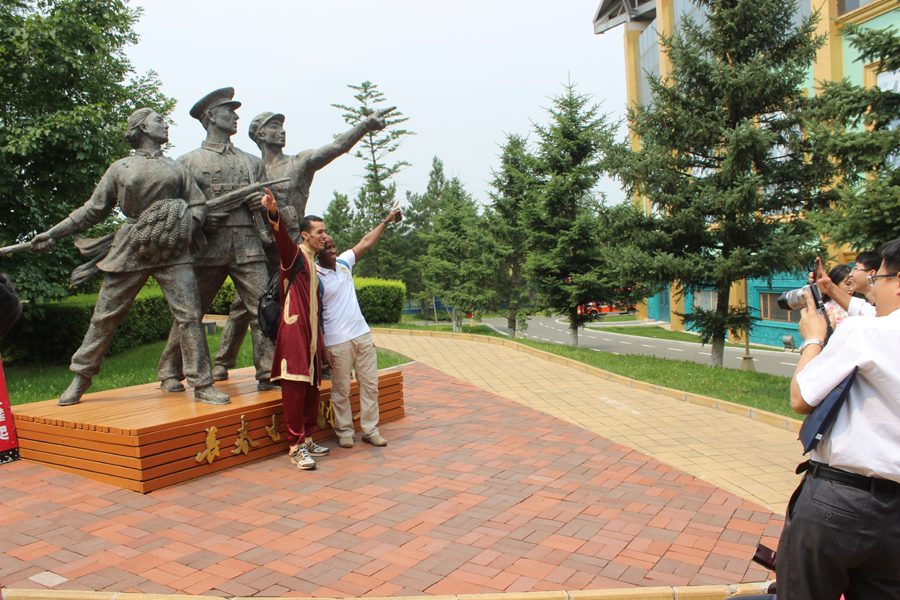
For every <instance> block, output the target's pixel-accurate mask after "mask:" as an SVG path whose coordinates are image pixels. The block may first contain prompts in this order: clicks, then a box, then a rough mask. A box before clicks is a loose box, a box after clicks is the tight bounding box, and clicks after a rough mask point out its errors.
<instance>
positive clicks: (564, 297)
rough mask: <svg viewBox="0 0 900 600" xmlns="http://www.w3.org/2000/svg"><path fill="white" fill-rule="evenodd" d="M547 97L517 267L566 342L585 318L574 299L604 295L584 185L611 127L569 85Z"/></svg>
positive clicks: (596, 207) (595, 175)
mask: <svg viewBox="0 0 900 600" xmlns="http://www.w3.org/2000/svg"><path fill="white" fill-rule="evenodd" d="M564 88H565V93H564V94H563V95H561V96H556V97H554V98H553V99H552V100H553V106H552V107H551V108H549V109H548V112H549V113H550V123H549V125H547V126H540V125H535V132H536V134H537V137H538V147H537V152H536V154H535V157H534V165H533V169H532V171H531V173H532V178H533V181H532V182H531V183H530V184H528V186H526V187H527V188H529V191H530V193H528V194H527V195H526V201H525V205H524V207H523V209H524V210H523V213H522V219H523V223H524V224H525V226H526V228H527V229H528V232H529V233H528V257H527V260H526V262H525V274H526V276H527V278H528V280H529V281H530V282H531V283H532V284H533V285H535V286H536V287H537V289H538V291H539V295H540V297H541V299H542V301H543V303H544V304H545V306H547V307H548V308H550V309H552V310H555V311H558V312H561V313H563V314H565V315H566V316H567V317H568V319H569V328H570V332H571V337H572V343H573V344H574V345H576V346H577V345H578V328H579V327H581V326H582V325H583V324H584V323H585V322H587V321H588V320H590V317H588V316H587V315H580V314H578V306H579V305H582V304H585V303H587V302H591V301H595V300H600V299H602V298H603V297H605V296H608V295H609V294H610V293H611V290H612V287H613V285H612V283H611V281H610V280H609V278H608V277H607V275H606V268H605V259H604V256H603V255H602V253H601V248H600V244H601V241H600V239H599V238H598V233H599V227H598V224H599V221H598V219H599V217H600V213H601V209H602V205H601V202H600V201H599V200H598V198H597V197H596V196H595V195H594V194H593V192H592V190H593V188H594V186H595V185H596V183H597V181H598V180H599V178H600V175H601V173H602V172H603V167H602V159H603V154H602V148H604V147H609V146H611V145H612V143H613V137H612V136H613V130H612V128H611V126H610V125H609V124H608V122H607V118H606V116H605V115H601V114H600V113H599V106H597V105H595V104H591V98H590V96H586V95H583V94H578V93H576V92H575V84H572V83H570V84H569V85H566V86H564Z"/></svg>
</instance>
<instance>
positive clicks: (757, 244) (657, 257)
mask: <svg viewBox="0 0 900 600" xmlns="http://www.w3.org/2000/svg"><path fill="white" fill-rule="evenodd" d="M695 2H696V3H697V4H698V5H699V6H700V7H702V8H703V9H704V10H705V11H706V20H705V22H703V23H698V22H696V21H694V20H693V19H691V18H689V17H684V18H682V20H681V27H680V29H679V30H678V31H677V32H676V33H674V34H673V35H671V36H665V35H661V36H660V44H661V47H662V49H663V51H664V52H665V54H666V56H667V57H668V60H669V62H670V63H671V66H670V68H669V69H668V77H667V79H665V80H661V79H660V78H658V77H655V76H652V75H651V76H649V81H650V87H651V90H652V92H653V98H652V100H651V101H650V103H649V104H647V105H644V106H639V107H636V108H634V109H633V110H630V111H629V114H628V121H629V124H630V127H631V130H632V132H633V134H634V135H635V136H637V137H638V138H639V140H640V144H641V148H640V150H638V151H632V150H631V146H630V144H627V143H622V144H620V145H619V146H618V147H617V149H616V150H615V151H614V152H612V153H611V158H612V160H611V161H610V166H611V167H612V169H613V170H614V171H615V173H616V174H617V175H618V176H619V178H620V179H621V180H622V182H623V183H624V185H625V187H626V190H627V192H628V193H629V195H630V196H631V197H632V198H640V197H643V198H646V199H647V200H649V202H650V205H651V206H652V208H653V213H654V215H655V221H656V228H657V229H658V231H657V232H656V233H655V234H654V235H650V236H647V237H646V238H644V239H643V241H642V243H640V244H634V245H633V246H632V247H631V248H630V249H624V248H622V247H619V248H617V249H616V251H615V252H613V255H614V256H616V258H617V262H618V263H619V264H622V265H627V266H629V267H630V268H631V274H632V276H633V277H634V279H635V280H637V281H641V280H646V281H647V282H648V283H650V284H651V285H662V284H665V283H666V282H668V283H669V284H671V285H674V286H675V287H676V290H677V292H678V293H680V294H684V293H685V292H686V291H689V290H699V289H710V288H712V289H713V290H715V291H716V296H717V302H716V306H715V308H714V309H712V310H704V309H702V308H699V307H697V308H694V309H693V312H692V313H691V314H686V315H685V314H682V315H680V316H682V317H683V318H684V322H685V324H686V325H688V326H689V327H691V328H693V329H695V330H696V331H698V332H699V333H700V334H701V338H702V339H703V341H704V342H709V341H712V353H711V360H710V362H711V364H714V365H719V366H721V365H722V358H723V348H724V342H725V335H726V332H727V331H731V332H733V333H734V332H737V331H748V330H749V329H750V327H751V326H752V323H753V320H754V316H753V315H752V314H751V311H750V310H749V309H748V308H747V307H746V306H740V307H733V306H729V303H728V299H729V293H730V292H731V289H732V285H733V284H734V283H735V282H738V281H740V280H743V279H750V278H763V279H765V278H769V277H771V276H772V275H773V274H775V273H779V272H790V271H796V270H798V269H799V268H801V267H806V268H808V267H809V266H810V264H811V259H812V255H813V253H814V248H813V245H814V244H815V242H816V241H817V237H816V235H815V231H814V230H813V227H812V224H811V223H810V222H809V220H807V219H804V218H803V213H804V211H805V212H811V211H816V210H822V209H826V208H827V206H828V202H829V199H830V198H831V197H833V195H834V194H833V193H829V192H824V191H822V190H824V189H826V188H827V186H828V184H829V183H830V181H831V177H832V175H833V170H832V166H831V165H830V164H829V162H828V161H827V160H826V159H823V158H821V157H818V156H810V155H809V154H808V151H809V150H810V143H809V138H808V137H807V132H806V131H805V130H804V128H803V114H804V110H806V109H808V107H809V100H808V97H807V93H806V90H804V88H803V85H804V82H805V80H806V77H807V73H808V70H809V68H810V67H811V65H812V62H813V60H814V59H815V55H816V50H817V49H818V48H819V47H820V46H821V44H822V39H818V38H817V37H816V36H815V34H814V30H815V22H816V20H817V18H818V16H817V15H815V16H813V17H812V18H809V19H806V20H805V21H804V22H803V23H802V24H801V25H800V26H799V27H798V26H796V25H794V23H793V16H794V13H795V11H796V8H797V5H796V3H795V2H790V1H785V0H695Z"/></svg>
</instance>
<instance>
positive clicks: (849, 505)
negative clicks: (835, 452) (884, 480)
mask: <svg viewBox="0 0 900 600" xmlns="http://www.w3.org/2000/svg"><path fill="white" fill-rule="evenodd" d="M776 562H777V564H776V569H777V577H776V580H777V582H778V600H838V599H839V598H840V597H841V594H844V595H845V596H846V598H847V600H863V599H865V600H881V599H888V598H890V599H900V494H898V493H897V492H896V491H894V492H886V493H882V492H875V493H873V492H871V491H866V490H860V489H857V488H854V487H851V486H848V485H844V484H841V483H836V482H834V481H829V480H826V479H821V478H814V477H812V476H811V474H810V473H806V475H805V476H804V477H803V480H802V481H801V482H800V486H799V487H798V488H797V490H796V491H795V492H794V495H793V496H792V497H791V501H790V503H789V504H788V509H787V516H786V518H785V522H784V530H783V531H782V532H781V539H780V540H779V542H778V554H777V559H776Z"/></svg>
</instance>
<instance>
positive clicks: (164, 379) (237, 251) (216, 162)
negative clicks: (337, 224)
mask: <svg viewBox="0 0 900 600" xmlns="http://www.w3.org/2000/svg"><path fill="white" fill-rule="evenodd" d="M240 106H241V103H240V102H238V101H236V100H234V88H230V87H229V88H222V89H218V90H216V91H214V92H211V93H209V94H207V95H206V96H204V97H203V98H201V99H200V100H199V101H198V102H197V103H196V104H194V106H193V107H192V108H191V111H190V115H191V116H192V117H193V118H195V119H197V120H198V121H200V123H201V124H202V125H203V128H204V129H206V139H205V140H204V141H203V143H202V144H201V145H200V148H197V149H196V150H194V151H192V152H188V153H187V154H185V155H184V156H182V157H180V158H179V159H178V162H179V163H181V164H182V165H184V166H185V167H187V169H188V170H189V171H190V172H191V174H192V175H193V176H194V179H196V180H197V184H198V185H199V187H200V189H201V190H202V192H203V194H204V196H205V197H206V199H207V201H211V200H213V199H215V198H218V197H220V196H223V195H225V194H228V193H229V192H234V191H237V190H240V189H241V188H244V187H246V186H248V185H250V184H253V183H257V182H261V181H265V179H264V175H265V166H264V164H263V162H262V160H260V159H259V158H257V157H255V156H252V155H250V154H247V153H246V152H244V151H243V150H240V149H239V148H235V147H234V145H233V144H232V143H231V136H233V135H234V134H235V133H237V122H238V116H237V114H236V113H235V109H237V108H238V107H240ZM258 198H259V195H258V194H254V195H252V196H251V197H248V198H247V201H246V202H245V203H241V204H240V205H238V206H237V207H236V208H235V209H234V210H231V211H229V212H227V213H221V214H218V213H209V214H207V217H206V221H205V223H204V226H203V231H204V234H205V235H206V242H207V243H206V245H205V246H204V247H203V248H201V249H200V250H199V251H197V252H195V254H194V269H195V271H196V273H197V281H198V284H199V286H200V301H201V304H202V306H203V310H204V312H205V311H206V310H208V309H209V305H210V304H211V303H212V301H213V298H215V296H216V294H217V293H218V291H219V288H221V287H222V284H223V283H224V282H225V279H226V278H227V277H231V281H232V282H233V283H234V288H235V295H236V297H237V303H238V304H241V305H242V306H246V310H247V312H248V314H249V315H251V323H250V330H251V335H252V339H253V363H254V365H255V366H256V378H257V381H258V388H259V389H260V390H270V389H277V386H276V385H274V384H272V383H271V382H270V381H269V376H270V374H271V369H272V352H273V350H274V347H273V345H272V342H270V341H269V340H268V339H266V338H265V337H264V336H262V335H261V334H260V332H259V325H258V323H257V319H256V308H257V298H258V297H259V294H260V293H261V292H262V291H263V289H265V287H266V283H267V282H268V273H267V271H266V253H265V250H264V248H263V240H262V238H261V237H260V230H259V227H258V225H257V223H256V222H255V220H254V214H253V213H252V212H251V207H252V209H253V210H256V211H259V210H261V207H260V204H259V200H258ZM242 342H243V336H242V337H241V339H234V338H231V339H229V340H224V339H223V340H222V342H221V343H220V348H219V352H220V353H222V354H231V353H234V354H235V355H237V352H238V351H239V350H240V345H241V343H242ZM223 344H224V345H228V344H236V347H235V348H230V347H229V348H227V349H226V348H223V347H222V345H223ZM178 347H179V337H178V334H177V332H176V331H175V330H174V329H173V330H172V331H171V332H170V335H169V342H168V344H167V345H166V349H165V350H164V351H163V356H162V358H161V359H160V363H159V371H158V373H157V376H158V377H159V380H160V381H161V387H162V388H163V390H166V391H179V390H180V389H182V384H181V379H182V378H183V372H182V371H183V369H182V363H181V360H180V352H179V350H178Z"/></svg>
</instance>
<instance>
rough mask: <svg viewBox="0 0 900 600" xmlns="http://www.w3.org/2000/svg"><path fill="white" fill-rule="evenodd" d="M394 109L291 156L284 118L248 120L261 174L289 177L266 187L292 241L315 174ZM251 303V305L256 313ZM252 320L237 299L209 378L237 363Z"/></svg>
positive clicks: (274, 265)
mask: <svg viewBox="0 0 900 600" xmlns="http://www.w3.org/2000/svg"><path fill="white" fill-rule="evenodd" d="M395 109H396V107H395V106H392V107H390V108H386V109H382V110H378V111H375V112H374V113H372V115H370V116H369V117H368V118H366V119H364V120H362V121H360V122H359V123H358V124H357V125H356V126H355V127H353V129H351V130H350V131H346V132H344V133H342V134H341V135H339V136H337V137H336V138H335V139H334V141H333V142H331V143H330V144H326V145H325V146H322V147H321V148H318V149H316V150H305V151H303V152H301V153H300V154H297V155H296V156H289V155H285V154H284V147H285V145H286V134H285V131H284V115H282V114H278V113H272V112H264V113H260V114H259V115H257V116H256V117H255V118H254V119H253V121H251V122H250V130H249V132H248V133H249V135H250V139H251V140H253V141H254V142H255V143H256V145H257V146H259V149H260V150H261V151H262V158H263V161H264V162H265V165H266V176H267V177H270V178H272V179H276V178H277V179H282V178H285V177H289V178H290V180H289V181H287V182H285V183H279V184H275V185H271V186H269V189H270V190H271V191H272V193H273V194H274V196H275V199H276V200H277V201H278V206H279V207H280V209H281V217H282V219H283V220H284V223H285V226H286V227H287V229H288V232H289V233H290V234H291V237H292V238H293V239H294V241H295V242H297V243H300V242H301V241H302V240H301V239H300V221H301V219H302V218H303V217H304V216H305V215H306V203H307V201H308V200H309V188H310V186H312V182H313V177H314V176H315V174H316V171H318V170H320V169H322V168H323V167H325V166H327V165H328V164H330V163H331V162H332V161H333V160H334V159H336V158H337V157H339V156H342V155H344V154H346V153H347V152H349V151H350V149H351V148H353V146H355V145H356V143H357V142H358V141H359V140H361V139H362V138H363V136H364V135H366V134H367V133H369V132H371V131H379V130H381V129H384V128H385V126H386V124H387V123H386V121H385V117H386V116H387V115H389V114H390V113H391V112H392V111H394V110H395ZM267 254H268V255H269V261H268V262H269V265H268V266H269V273H270V274H271V273H274V272H275V271H276V270H277V269H278V254H277V253H276V252H275V251H274V246H271V247H270V248H269V249H268V251H267ZM255 308H256V305H254V306H253V310H255ZM255 321H256V315H255V313H253V314H251V312H250V311H248V310H247V309H246V308H245V307H244V303H243V302H241V301H240V299H239V298H235V302H234V304H233V305H232V306H231V310H230V311H229V313H228V320H227V321H226V323H225V329H224V330H223V331H222V342H221V343H220V344H219V351H218V352H217V353H216V356H215V359H214V363H215V365H214V367H213V377H214V378H215V380H216V381H223V380H225V379H228V369H231V368H234V366H235V365H236V364H237V355H238V350H240V347H241V342H242V341H243V339H244V336H245V335H247V327H248V326H251V327H252V326H253V325H254V324H255Z"/></svg>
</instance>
